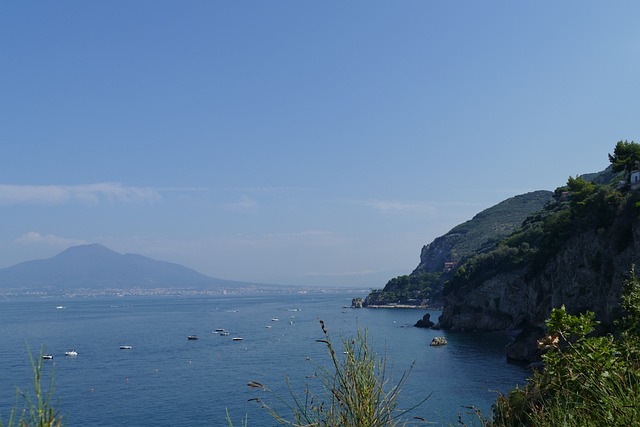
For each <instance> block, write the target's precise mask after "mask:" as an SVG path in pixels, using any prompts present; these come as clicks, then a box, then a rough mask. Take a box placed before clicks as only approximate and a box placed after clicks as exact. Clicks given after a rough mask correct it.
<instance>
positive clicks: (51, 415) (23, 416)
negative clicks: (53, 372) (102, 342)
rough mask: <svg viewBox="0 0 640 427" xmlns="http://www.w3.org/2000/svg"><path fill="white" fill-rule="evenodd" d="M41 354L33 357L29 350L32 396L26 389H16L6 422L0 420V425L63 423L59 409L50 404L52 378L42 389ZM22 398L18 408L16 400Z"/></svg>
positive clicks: (42, 426)
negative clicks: (31, 369) (44, 388)
mask: <svg viewBox="0 0 640 427" xmlns="http://www.w3.org/2000/svg"><path fill="white" fill-rule="evenodd" d="M42 355H43V352H42V351H40V355H39V357H38V358H37V359H34V357H33V355H32V354H31V351H29V360H30V361H31V367H32V368H33V398H32V397H31V394H30V393H29V392H28V391H26V390H20V389H17V390H16V403H15V404H14V406H13V409H12V410H11V413H10V415H9V420H8V422H7V424H4V423H3V422H2V420H0V426H2V427H61V426H63V425H64V422H63V417H62V415H60V413H59V411H58V410H57V409H55V408H54V407H53V406H52V404H51V398H52V396H53V390H54V383H53V379H51V382H50V384H49V389H48V390H46V391H45V390H43V389H42V373H43V367H42ZM19 398H22V399H23V400H24V406H23V408H22V409H21V410H19V409H18V400H19Z"/></svg>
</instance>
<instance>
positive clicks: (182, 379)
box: [0, 294, 527, 427]
mask: <svg viewBox="0 0 640 427" xmlns="http://www.w3.org/2000/svg"><path fill="white" fill-rule="evenodd" d="M350 302H351V296H346V295H326V294H324V295H312V294H305V295H277V296H260V297H252V296H243V297H238V296H233V297H228V296H224V297H219V298H213V297H124V298H106V297H105V298H67V299H8V300H0V337H2V345H0V366H1V367H2V369H0V410H1V411H2V412H1V413H2V419H4V420H5V421H6V418H7V413H8V410H9V408H10V407H11V405H12V404H13V402H14V399H15V386H18V387H20V388H27V387H29V386H30V382H31V378H32V371H31V367H30V364H29V359H28V355H27V345H28V346H29V347H30V348H31V350H32V352H34V353H36V352H39V350H40V347H41V346H44V347H45V352H47V353H51V354H53V356H54V358H53V360H49V361H44V365H45V371H46V372H47V373H51V372H53V375H54V377H55V383H56V390H55V400H56V401H57V402H58V406H59V407H60V409H61V410H62V412H63V413H64V414H65V415H66V416H67V421H68V425H69V426H122V425H127V426H148V425H157V426H225V425H226V421H225V410H228V411H229V413H230V414H231V416H232V419H233V421H234V423H235V424H236V425H240V421H241V419H242V418H243V417H244V416H248V419H249V426H251V427H255V426H272V425H276V424H275V423H274V422H273V421H272V420H271V419H270V418H269V416H268V414H267V413H266V411H264V410H263V409H260V408H259V407H258V405H257V404H255V402H248V399H250V398H252V397H268V396H266V395H265V393H264V392H262V391H260V390H252V389H249V388H248V387H247V386H246V384H247V382H248V381H258V382H261V383H262V384H265V385H268V386H269V387H270V388H272V389H275V390H276V391H277V392H278V393H279V394H280V395H282V396H284V397H286V396H287V393H288V391H287V387H286V383H285V378H286V377H288V378H290V382H291V385H292V387H293V388H294V389H295V390H298V391H302V390H303V389H304V384H305V382H309V381H314V380H313V378H310V377H312V376H313V373H314V372H315V371H316V370H317V365H315V364H314V363H315V362H317V363H320V364H325V362H327V360H328V357H327V355H326V352H325V347H324V346H323V344H320V343H317V342H315V340H316V339H319V338H322V332H321V330H320V327H319V323H318V320H319V319H323V320H324V321H325V323H326V325H327V327H328V328H329V332H330V334H331V336H332V338H333V339H334V341H335V342H339V341H340V339H341V338H342V337H349V336H352V335H353V332H354V331H355V329H356V327H358V326H359V327H360V328H366V329H368V331H369V335H370V337H371V338H372V339H373V342H374V346H375V349H376V351H377V352H378V353H380V354H383V353H386V356H387V358H388V360H389V361H390V362H392V364H393V371H394V376H395V377H396V378H397V377H399V376H400V375H401V374H402V372H404V371H406V370H407V369H408V368H409V367H410V366H411V364H412V363H414V366H413V370H412V371H411V374H410V376H409V380H408V382H407V383H406V385H405V387H404V389H403V391H402V394H401V396H400V406H401V407H409V406H411V404H413V403H415V402H417V401H418V400H421V399H422V398H424V397H426V396H428V395H429V394H431V397H430V398H429V399H428V400H427V402H426V403H425V404H424V405H422V406H421V407H420V408H418V409H417V410H416V411H415V412H413V413H412V415H419V416H422V417H424V418H427V419H428V420H429V421H436V422H439V423H444V424H448V423H449V422H450V421H455V419H456V417H457V414H458V412H462V413H463V414H464V412H465V409H464V408H462V407H461V405H475V406H477V407H479V408H481V409H482V411H483V413H485V414H487V413H488V412H489V408H490V406H491V403H492V402H493V401H494V400H495V397H496V391H503V392H505V391H507V390H509V389H510V388H512V387H514V386H515V385H516V384H522V383H523V382H524V379H525V378H526V376H527V372H526V371H525V370H524V369H523V368H522V367H520V366H517V365H512V364H509V363H507V362H506V361H505V357H504V345H505V343H506V341H505V338H504V337H501V336H499V335H495V334H451V333H446V332H442V331H432V330H425V329H418V328H414V327H413V326H412V325H413V324H414V323H415V322H416V320H418V319H419V318H421V317H422V315H423V314H424V312H423V311H419V310H400V309H376V310H371V309H361V310H354V309H346V308H344V307H345V306H348V305H350ZM58 306H63V307H64V308H57V307H58ZM437 315H438V313H433V314H432V319H434V318H437ZM276 318H277V319H279V320H277V321H276V320H273V319H276ZM216 328H224V329H226V330H228V331H230V335H229V336H220V335H219V334H214V333H212V331H213V330H214V329H216ZM187 335H197V336H198V337H199V340H187ZM436 335H446V337H447V339H448V341H449V345H447V346H445V347H430V346H429V342H430V340H431V338H433V337H434V336H436ZM233 337H242V338H244V339H243V340H242V341H232V338H233ZM120 345H131V346H133V348H132V349H131V350H120V349H119V346H120ZM70 349H75V350H77V351H78V356H77V357H69V356H64V352H65V351H67V350H70ZM309 359H311V360H309ZM390 364H391V363H390Z"/></svg>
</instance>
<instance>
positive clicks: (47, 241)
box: [14, 231, 86, 247]
mask: <svg viewBox="0 0 640 427" xmlns="http://www.w3.org/2000/svg"><path fill="white" fill-rule="evenodd" d="M14 243H20V244H23V245H32V244H44V245H48V246H54V247H69V246H76V245H82V244H85V243H86V242H85V241H84V240H79V239H68V238H64V237H59V236H55V235H53V234H46V235H42V234H40V233H38V232H36V231H30V232H28V233H25V234H23V235H22V236H20V237H18V238H17V239H16V240H14Z"/></svg>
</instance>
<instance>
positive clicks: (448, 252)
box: [365, 190, 553, 306]
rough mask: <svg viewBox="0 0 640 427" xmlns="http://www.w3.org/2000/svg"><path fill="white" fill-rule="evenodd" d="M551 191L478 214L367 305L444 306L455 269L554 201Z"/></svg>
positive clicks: (517, 198)
mask: <svg viewBox="0 0 640 427" xmlns="http://www.w3.org/2000/svg"><path fill="white" fill-rule="evenodd" d="M552 195H553V193H552V192H551V191H542V190H541V191H534V192H531V193H527V194H522V195H519V196H515V197H511V198H509V199H507V200H504V201H503V202H500V203H498V204H497V205H495V206H492V207H490V208H488V209H485V210H483V211H482V212H480V213H478V214H477V215H476V216H475V217H473V219H471V220H469V221H466V222H464V223H462V224H460V225H457V226H456V227H454V228H452V229H451V230H450V231H449V232H448V233H446V234H445V235H443V236H440V237H438V238H437V239H435V240H434V241H433V242H431V243H430V244H429V245H426V246H425V247H423V248H422V253H421V255H420V264H419V265H418V266H417V267H416V269H415V270H414V271H413V272H412V273H411V274H408V275H404V276H398V277H395V278H393V279H391V280H389V281H388V282H387V284H386V285H385V287H384V289H381V290H375V291H373V292H372V293H371V294H370V295H369V296H368V297H367V299H366V301H365V305H369V306H371V305H382V304H389V303H396V304H413V305H420V304H421V303H426V304H430V305H438V304H440V303H441V296H442V289H443V285H444V283H445V281H447V280H449V279H450V278H451V277H452V274H453V271H454V270H455V268H456V266H457V265H458V264H460V263H461V262H463V261H465V260H466V259H468V258H469V257H470V256H473V255H474V254H476V253H478V252H483V251H486V250H489V249H491V248H493V247H494V246H495V244H496V242H498V241H500V239H502V238H504V237H506V236H508V235H509V234H510V233H511V232H512V231H513V230H515V229H517V228H518V227H520V226H521V225H522V222H523V221H524V220H525V219H526V218H527V217H528V216H530V215H531V214H532V213H534V212H537V211H539V210H540V209H542V208H543V207H544V205H545V204H546V203H547V202H548V201H549V200H551V198H552Z"/></svg>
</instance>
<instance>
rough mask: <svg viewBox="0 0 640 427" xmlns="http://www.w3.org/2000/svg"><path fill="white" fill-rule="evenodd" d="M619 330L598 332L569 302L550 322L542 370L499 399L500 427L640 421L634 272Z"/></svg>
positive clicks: (639, 298)
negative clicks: (571, 311) (569, 309)
mask: <svg viewBox="0 0 640 427" xmlns="http://www.w3.org/2000/svg"><path fill="white" fill-rule="evenodd" d="M621 307H622V309H623V310H624V312H625V315H624V317H623V318H622V319H621V320H620V321H619V322H618V326H619V327H620V331H619V334H618V335H616V336H615V337H614V336H612V335H605V336H593V335H592V333H593V331H594V328H595V326H596V325H597V322H596V321H595V319H594V315H593V313H591V312H586V313H583V314H580V315H579V316H574V315H570V314H568V313H567V312H566V310H565V308H564V306H563V307H561V308H557V309H554V310H553V311H552V312H551V316H550V318H549V320H548V321H547V327H548V335H547V336H546V337H545V338H544V339H543V340H541V341H540V342H539V344H540V345H541V346H544V347H545V348H547V350H548V351H547V353H546V354H545V355H543V369H542V370H541V371H538V372H536V373H534V375H533V377H532V378H531V379H530V381H529V383H528V384H527V385H526V386H525V387H524V388H522V389H516V390H513V391H511V392H510V393H509V394H508V395H507V396H501V397H499V398H498V400H497V402H496V404H495V405H494V425H495V426H514V427H515V426H556V425H562V426H581V427H582V426H633V425H638V424H640V351H639V349H638V343H639V342H640V339H639V337H640V335H639V329H638V328H639V326H640V284H639V283H638V280H637V279H636V277H635V272H634V271H633V270H632V271H631V278H630V280H629V281H628V282H627V283H626V285H625V289H624V292H623V295H622V298H621Z"/></svg>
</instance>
